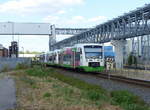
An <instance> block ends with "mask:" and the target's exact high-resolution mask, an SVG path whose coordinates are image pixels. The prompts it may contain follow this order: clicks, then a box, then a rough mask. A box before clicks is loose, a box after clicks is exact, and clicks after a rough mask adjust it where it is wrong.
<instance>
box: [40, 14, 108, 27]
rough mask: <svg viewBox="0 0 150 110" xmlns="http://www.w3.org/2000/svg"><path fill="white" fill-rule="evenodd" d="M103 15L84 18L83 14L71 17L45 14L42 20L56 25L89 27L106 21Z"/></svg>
mask: <svg viewBox="0 0 150 110" xmlns="http://www.w3.org/2000/svg"><path fill="white" fill-rule="evenodd" d="M106 20H107V18H106V17H105V16H96V17H91V18H86V17H83V16H73V17H71V18H63V17H59V16H47V17H45V18H44V19H43V21H44V22H50V23H52V24H55V25H56V26H57V27H62V26H64V27H91V26H95V25H98V24H101V23H103V22H104V21H106Z"/></svg>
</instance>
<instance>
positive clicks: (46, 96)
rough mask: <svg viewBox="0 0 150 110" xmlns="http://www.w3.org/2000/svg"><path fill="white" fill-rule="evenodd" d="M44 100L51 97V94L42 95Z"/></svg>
mask: <svg viewBox="0 0 150 110" xmlns="http://www.w3.org/2000/svg"><path fill="white" fill-rule="evenodd" d="M43 97H44V98H48V97H51V93H49V92H46V93H45V94H44V95H43Z"/></svg>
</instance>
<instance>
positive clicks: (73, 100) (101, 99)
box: [21, 66, 150, 110]
mask: <svg viewBox="0 0 150 110" xmlns="http://www.w3.org/2000/svg"><path fill="white" fill-rule="evenodd" d="M25 74H26V75H27V76H26V77H22V78H21V81H23V82H25V83H27V84H29V85H30V86H31V88H32V89H33V90H37V91H35V92H34V93H33V94H36V92H37V94H38V95H37V97H40V94H41V96H42V98H44V99H45V98H46V100H47V101H46V102H45V103H51V104H52V105H51V106H53V105H55V104H58V105H59V106H64V107H66V106H75V105H78V106H80V107H81V106H82V105H86V106H87V107H89V106H92V107H93V106H94V107H96V108H99V107H100V108H101V106H103V105H104V104H106V105H108V106H110V105H112V106H113V107H112V109H106V108H107V107H108V106H106V107H105V108H103V109H100V110H105V109H106V110H122V109H121V108H123V109H124V110H150V107H149V106H147V105H146V104H145V103H144V102H143V101H142V100H141V99H140V98H139V97H137V96H135V95H133V94H132V93H130V92H128V91H113V92H108V91H106V90H105V89H103V88H101V87H99V86H97V85H92V84H89V83H86V82H84V81H82V80H79V79H76V78H73V77H69V76H64V75H63V74H60V73H58V72H55V70H54V69H53V68H43V67H40V66H35V67H33V68H30V69H27V70H25ZM37 85H38V86H37ZM75 88H76V89H75ZM39 90H40V91H41V92H40V93H39ZM44 99H41V100H42V101H43V100H44ZM42 101H40V102H42ZM43 102H44V101H43ZM45 103H44V104H45ZM114 106H115V107H116V106H120V107H119V108H118V109H114ZM55 107H56V106H55ZM56 108H57V107H56ZM60 108H61V107H60ZM96 108H95V109H89V110H96Z"/></svg>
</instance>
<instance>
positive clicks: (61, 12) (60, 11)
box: [57, 10, 66, 15]
mask: <svg viewBox="0 0 150 110" xmlns="http://www.w3.org/2000/svg"><path fill="white" fill-rule="evenodd" d="M65 13H66V11H65V10H59V11H58V13H57V14H60V15H61V14H65Z"/></svg>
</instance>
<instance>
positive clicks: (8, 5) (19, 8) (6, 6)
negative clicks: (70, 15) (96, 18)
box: [0, 0, 84, 14]
mask: <svg viewBox="0 0 150 110" xmlns="http://www.w3.org/2000/svg"><path fill="white" fill-rule="evenodd" d="M82 3H84V0H11V1H7V2H4V3H1V4H0V13H13V14H33V13H34V14H35V13H36V14H39V13H52V12H58V11H60V13H64V11H61V10H62V9H64V8H66V7H70V6H73V5H80V4H82Z"/></svg>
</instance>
